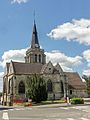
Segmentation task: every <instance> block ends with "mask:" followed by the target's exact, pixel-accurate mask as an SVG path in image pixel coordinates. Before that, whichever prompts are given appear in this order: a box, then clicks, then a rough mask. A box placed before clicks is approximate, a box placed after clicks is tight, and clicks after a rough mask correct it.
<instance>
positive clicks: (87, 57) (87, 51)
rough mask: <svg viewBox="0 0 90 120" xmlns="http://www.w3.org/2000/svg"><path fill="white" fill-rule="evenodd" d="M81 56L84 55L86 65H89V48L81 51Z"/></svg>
mask: <svg viewBox="0 0 90 120" xmlns="http://www.w3.org/2000/svg"><path fill="white" fill-rule="evenodd" d="M83 57H84V59H86V61H87V63H88V67H90V50H85V51H84V52H83Z"/></svg>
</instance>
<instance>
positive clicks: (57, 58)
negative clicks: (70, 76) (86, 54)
mask: <svg viewBox="0 0 90 120" xmlns="http://www.w3.org/2000/svg"><path fill="white" fill-rule="evenodd" d="M45 54H46V59H47V62H48V61H52V63H53V64H56V63H57V62H58V63H60V65H61V66H62V68H63V70H64V71H73V70H72V68H73V67H74V66H79V65H81V64H82V57H80V56H75V57H68V56H66V55H65V54H64V53H61V52H60V51H56V50H55V51H52V52H46V53H45Z"/></svg>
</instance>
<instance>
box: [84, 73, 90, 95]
mask: <svg viewBox="0 0 90 120" xmlns="http://www.w3.org/2000/svg"><path fill="white" fill-rule="evenodd" d="M83 79H85V81H86V85H87V93H88V95H89V96H90V76H86V75H84V76H83Z"/></svg>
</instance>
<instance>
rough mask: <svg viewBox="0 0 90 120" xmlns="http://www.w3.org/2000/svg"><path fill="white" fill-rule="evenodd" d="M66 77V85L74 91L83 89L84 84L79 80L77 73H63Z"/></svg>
mask: <svg viewBox="0 0 90 120" xmlns="http://www.w3.org/2000/svg"><path fill="white" fill-rule="evenodd" d="M64 74H65V75H66V77H67V80H68V84H69V85H70V86H72V87H73V88H75V89H85V88H86V86H85V83H84V82H83V81H82V79H81V78H80V76H79V74H78V73H77V72H64Z"/></svg>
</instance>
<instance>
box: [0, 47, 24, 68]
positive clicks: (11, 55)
mask: <svg viewBox="0 0 90 120" xmlns="http://www.w3.org/2000/svg"><path fill="white" fill-rule="evenodd" d="M25 52H26V49H21V50H9V51H6V52H4V54H3V56H2V61H1V62H0V65H1V66H2V67H5V65H6V62H10V61H11V60H13V61H18V62H24V57H25Z"/></svg>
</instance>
